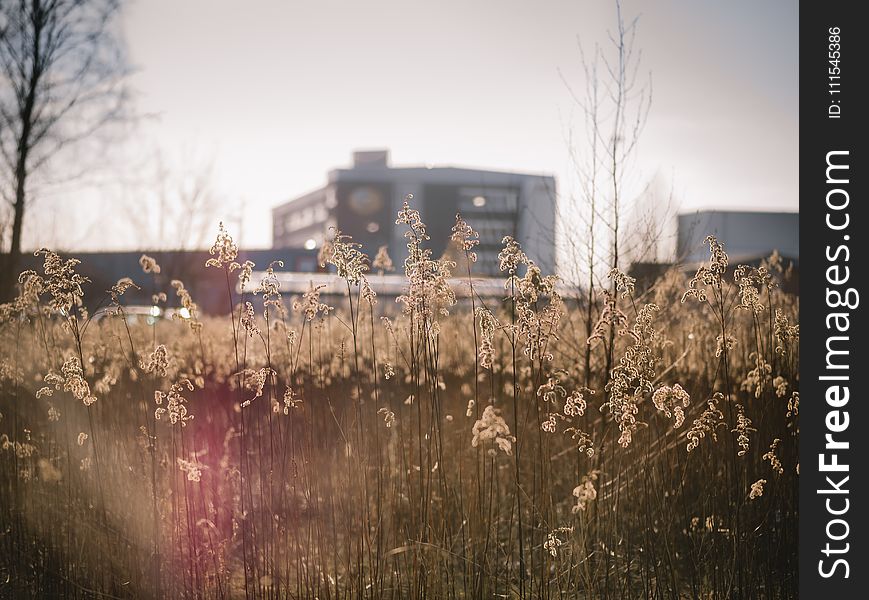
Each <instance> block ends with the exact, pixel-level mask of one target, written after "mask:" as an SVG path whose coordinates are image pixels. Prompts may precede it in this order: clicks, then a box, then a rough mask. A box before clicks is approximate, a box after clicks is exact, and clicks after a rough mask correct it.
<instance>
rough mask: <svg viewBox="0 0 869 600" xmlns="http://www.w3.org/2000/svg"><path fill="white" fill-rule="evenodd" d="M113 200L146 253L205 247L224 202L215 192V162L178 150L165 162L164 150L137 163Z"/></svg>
mask: <svg viewBox="0 0 869 600" xmlns="http://www.w3.org/2000/svg"><path fill="white" fill-rule="evenodd" d="M168 165H174V166H172V167H170V166H168ZM135 172H136V173H135V176H134V177H132V178H127V179H124V180H123V181H122V182H121V185H120V187H119V188H118V192H117V193H116V196H117V197H118V198H120V199H121V202H120V211H121V215H122V216H123V217H125V218H126V221H127V222H128V225H129V226H130V227H131V228H132V230H133V231H134V232H135V233H136V237H137V238H138V239H145V240H150V242H149V243H150V244H151V246H150V249H151V250H190V249H201V248H205V247H207V246H206V242H209V236H211V234H212V230H213V229H214V224H215V223H216V222H217V215H218V214H224V213H225V203H224V202H223V199H222V198H221V197H220V196H219V195H218V194H217V193H216V192H215V189H214V178H215V173H214V158H213V157H199V156H197V155H196V154H195V153H192V152H186V151H185V152H182V153H181V154H180V155H179V156H178V157H177V158H176V157H173V158H171V159H169V160H167V158H166V154H165V152H164V151H163V150H160V149H158V150H156V151H155V152H154V154H153V158H151V159H149V160H147V161H146V162H145V163H144V164H141V165H136V167H135Z"/></svg>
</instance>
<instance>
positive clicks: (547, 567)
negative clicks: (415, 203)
mask: <svg viewBox="0 0 869 600" xmlns="http://www.w3.org/2000/svg"><path fill="white" fill-rule="evenodd" d="M396 223H397V226H399V227H402V228H403V229H404V230H406V232H407V235H406V238H407V249H408V252H407V259H406V260H405V261H404V264H403V265H397V269H398V270H399V271H402V270H403V271H404V273H405V275H406V279H407V288H406V292H405V294H404V295H402V296H401V297H399V298H398V299H397V301H396V302H392V300H391V299H389V300H387V299H386V298H383V297H381V298H378V296H377V295H376V291H377V287H378V285H377V284H378V278H379V276H380V274H382V273H384V272H389V271H390V270H391V269H392V268H393V267H392V265H391V261H390V259H389V257H388V256H387V255H386V254H385V252H383V251H380V252H377V253H376V256H375V257H374V258H373V259H371V260H369V258H368V256H366V255H365V254H363V249H362V248H360V247H359V246H358V245H357V244H355V243H354V242H353V241H352V240H351V239H349V238H347V237H345V236H342V235H340V234H339V233H338V232H335V235H334V239H332V241H331V242H330V243H328V244H327V246H326V247H325V248H324V249H323V252H322V253H321V255H322V258H323V261H324V263H327V264H328V265H329V266H330V268H331V269H332V270H333V271H334V272H335V276H336V277H337V278H340V280H342V281H343V283H342V285H343V286H344V288H345V289H346V294H345V295H344V296H343V297H335V296H329V297H326V296H325V295H321V290H319V289H314V288H312V289H310V290H309V291H308V292H307V293H305V294H304V295H302V296H300V297H292V298H291V297H286V296H282V295H281V290H280V286H279V285H278V277H277V275H276V272H278V271H280V269H281V268H282V265H280V264H272V265H268V268H267V269H265V267H266V265H259V266H258V267H257V266H255V265H252V264H250V263H245V264H241V265H239V264H238V263H236V262H235V261H236V258H237V248H236V246H235V245H234V243H233V241H232V238H231V237H230V236H229V234H228V233H227V232H226V231H225V230H224V229H223V227H222V226H221V229H220V232H219V235H218V237H217V240H216V241H215V244H214V247H213V248H212V256H213V258H212V259H211V260H209V261H208V264H207V265H203V266H202V268H203V269H206V268H207V269H218V270H222V271H223V272H224V273H225V277H226V313H225V315H224V316H222V317H206V316H203V315H200V314H199V311H198V310H197V306H196V304H195V300H196V299H195V298H191V297H190V294H189V293H188V292H187V290H186V288H185V287H184V284H183V282H179V281H172V282H169V285H164V283H163V282H162V279H161V278H160V267H159V265H158V264H156V263H155V262H154V261H153V260H152V259H149V258H148V257H147V256H143V257H142V261H141V264H142V267H143V270H142V272H140V273H130V274H129V276H130V279H126V278H125V279H122V280H121V281H119V282H118V283H117V284H116V285H115V286H114V287H113V288H112V289H111V290H106V291H103V290H94V289H90V288H89V287H88V285H87V282H86V281H85V280H84V279H83V278H82V277H81V276H80V275H78V274H77V273H76V267H77V261H75V260H74V259H63V258H61V257H59V256H58V255H57V254H55V253H52V252H50V251H47V250H45V251H41V252H40V254H41V255H42V256H43V257H44V268H43V269H41V270H40V271H39V272H35V271H28V272H24V273H22V274H21V276H20V279H19V282H20V294H19V296H18V298H17V299H16V300H15V301H14V302H12V303H10V304H7V305H3V306H2V308H0V322H2V324H0V343H2V350H0V352H2V357H0V360H2V363H0V413H2V415H0V597H32V598H55V597H63V598H239V597H249V598H319V599H324V600H325V599H337V598H377V599H379V598H432V599H439V598H522V599H525V598H563V599H567V598H590V599H597V598H620V599H621V598H704V599H705V598H790V597H795V596H796V593H797V591H796V590H797V551H796V547H797V479H798V476H799V464H798V454H797V445H798V437H799V421H798V410H799V377H798V370H797V367H798V362H799V329H798V325H797V314H798V300H797V298H796V297H795V296H793V295H789V294H786V293H784V292H783V291H782V290H781V288H780V284H781V283H782V282H784V281H786V280H787V278H788V277H789V270H788V269H787V268H786V267H785V266H784V265H783V264H782V263H781V260H780V259H778V257H777V256H775V255H774V256H773V257H771V258H770V259H769V260H767V261H766V262H764V263H763V264H762V265H760V266H757V267H747V266H738V265H729V264H728V257H727V254H726V252H725V248H724V247H723V246H722V245H721V243H719V241H717V240H715V239H714V238H711V237H710V238H708V239H707V242H708V245H709V249H710V257H709V260H708V261H707V262H706V263H705V264H704V265H703V266H702V267H700V269H699V270H698V271H697V273H696V275H695V276H693V277H691V276H685V275H684V274H683V273H682V271H679V270H673V271H671V272H669V273H667V274H666V275H665V276H664V277H662V278H661V279H660V280H659V281H657V282H656V283H655V284H654V285H653V286H651V287H650V288H649V289H646V290H640V289H638V288H637V286H636V285H635V282H634V280H633V279H632V278H631V277H629V276H628V275H626V274H625V273H623V272H621V271H619V270H613V271H612V272H610V274H609V278H608V279H606V280H605V281H604V282H602V285H601V287H600V290H599V293H597V294H596V301H595V303H594V305H593V306H591V307H590V308H591V310H588V308H589V307H587V306H586V305H585V303H584V302H583V301H582V300H581V299H578V298H576V297H572V295H573V294H572V293H567V292H563V291H562V289H563V288H564V289H567V288H565V286H562V284H561V283H560V282H559V281H558V279H557V278H556V277H554V276H552V275H551V274H546V273H541V272H540V270H539V269H538V268H537V266H535V264H534V262H533V258H534V257H529V256H526V255H525V254H524V252H523V251H522V248H520V247H519V245H518V244H517V243H516V242H515V241H514V240H513V239H511V238H505V240H504V248H503V251H502V252H501V255H500V257H499V258H500V268H501V271H502V272H503V277H504V293H503V297H502V298H496V299H494V300H493V299H492V298H491V297H487V298H483V297H481V296H480V295H478V294H476V293H475V290H474V282H475V277H476V276H475V274H474V265H475V255H474V250H475V245H476V242H477V239H478V238H477V236H476V234H475V233H474V232H473V230H472V229H471V228H470V227H469V226H468V225H467V224H466V223H465V222H464V221H462V220H461V218H460V217H457V222H456V227H455V228H454V235H453V243H454V247H453V250H454V251H453V256H454V258H455V260H449V259H447V258H440V259H437V258H434V257H432V256H431V254H430V252H429V251H428V250H427V249H426V248H427V242H428V236H427V234H426V230H425V225H424V224H423V223H422V221H421V220H420V215H419V213H417V212H416V211H415V210H413V208H412V207H411V206H410V205H407V204H406V205H405V207H404V209H403V210H402V211H401V212H400V213H399V214H398V218H397V221H396ZM365 250H368V249H365ZM372 254H375V252H372ZM456 257H457V258H456ZM256 268H259V269H260V271H255V269H256ZM260 278H261V280H255V279H260ZM457 281H461V282H462V283H460V284H457V283H456V282H457ZM345 284H346V285H345ZM132 286H137V287H139V288H141V289H143V290H146V291H148V293H152V292H153V294H154V298H153V301H154V304H155V306H158V307H160V308H165V307H167V306H179V307H181V308H184V309H186V310H184V311H179V312H178V313H176V314H177V315H178V318H177V319H175V320H164V319H153V320H152V321H153V323H151V324H148V323H146V322H143V321H141V320H140V321H136V322H133V319H131V318H127V316H128V315H126V314H125V297H124V294H125V292H128V291H129V290H130V289H131V288H132ZM85 293H87V294H88V296H87V297H88V298H89V299H90V298H96V297H98V298H101V299H102V298H103V297H104V300H103V301H102V302H101V304H102V305H103V306H104V307H106V308H107V309H108V310H103V311H101V312H100V316H101V318H94V317H93V315H89V314H88V312H87V310H85V309H84V308H83V297H84V294H85ZM97 302H99V301H97ZM94 304H95V303H91V304H90V305H91V306H93V305H94ZM95 314H96V313H95ZM589 315H591V319H589Z"/></svg>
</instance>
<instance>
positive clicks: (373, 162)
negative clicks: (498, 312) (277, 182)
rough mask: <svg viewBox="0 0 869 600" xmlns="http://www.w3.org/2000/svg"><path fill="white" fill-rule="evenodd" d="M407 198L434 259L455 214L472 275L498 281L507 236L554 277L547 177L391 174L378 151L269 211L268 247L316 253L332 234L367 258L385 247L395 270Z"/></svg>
mask: <svg viewBox="0 0 869 600" xmlns="http://www.w3.org/2000/svg"><path fill="white" fill-rule="evenodd" d="M408 194H412V195H413V201H412V207H413V208H415V209H416V210H419V211H420V213H421V216H422V219H423V221H424V222H425V223H426V225H427V227H428V234H429V236H430V237H431V241H430V243H429V247H430V248H431V249H432V254H433V256H435V257H438V256H440V255H441V254H442V253H443V252H444V251H445V250H446V248H447V241H448V239H449V237H450V232H451V228H452V227H453V225H454V224H455V216H456V213H461V214H462V216H463V217H464V218H465V220H466V221H467V222H468V223H469V224H470V225H471V226H472V227H473V228H474V229H475V230H477V231H478V232H479V234H480V246H479V247H478V249H477V255H478V262H477V265H476V266H475V270H476V271H477V272H478V273H480V274H486V275H495V274H497V273H498V260H497V257H498V252H499V251H500V248H501V246H502V243H501V240H502V239H503V238H504V236H506V235H510V236H513V237H515V238H516V239H517V240H518V241H519V242H520V244H522V247H523V249H524V250H525V251H526V253H527V254H528V255H529V257H531V258H532V259H533V260H534V261H535V262H536V263H537V264H539V265H540V266H541V268H542V269H543V270H544V272H554V271H555V234H554V232H555V179H554V178H553V177H551V176H542V175H527V174H521V173H505V172H497V171H482V170H475V169H463V168H456V167H433V168H429V167H400V168H394V167H391V166H390V165H389V154H388V152H387V151H385V150H378V151H369V152H356V153H355V154H354V162H353V166H352V167H351V168H349V169H335V170H333V171H330V172H329V174H328V179H327V183H326V185H325V186H324V187H322V188H320V189H318V190H315V191H313V192H310V193H308V194H305V195H303V196H299V197H298V198H294V199H293V200H290V201H289V202H286V203H285V204H282V205H280V206H278V207H276V208H274V209H273V210H272V227H273V230H272V234H273V235H272V240H273V246H274V247H275V248H308V249H315V248H319V247H320V246H321V245H322V243H323V240H324V239H325V237H326V236H327V235H328V230H329V228H330V227H335V228H337V229H339V230H341V232H342V233H344V234H347V235H350V236H352V237H353V239H354V241H356V242H359V243H361V244H362V245H363V247H364V250H365V251H366V252H367V253H368V254H369V255H371V256H373V255H374V254H375V253H376V252H377V250H378V248H379V247H380V246H387V248H388V249H389V254H390V256H391V257H392V259H393V261H394V262H395V263H396V264H400V261H401V260H403V258H404V256H406V249H405V244H406V240H405V238H404V229H403V228H402V227H397V226H396V225H395V218H396V213H397V212H398V211H399V210H400V208H401V206H402V203H403V202H404V198H405V197H406V196H407V195H408Z"/></svg>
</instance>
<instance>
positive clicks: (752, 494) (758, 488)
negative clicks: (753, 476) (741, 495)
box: [748, 479, 766, 500]
mask: <svg viewBox="0 0 869 600" xmlns="http://www.w3.org/2000/svg"><path fill="white" fill-rule="evenodd" d="M764 485H766V479H758V480H757V481H755V482H754V483H752V484H751V490H750V491H749V492H748V498H749V500H754V499H756V498H760V497H761V496H763V486H764Z"/></svg>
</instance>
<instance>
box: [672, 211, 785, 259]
mask: <svg viewBox="0 0 869 600" xmlns="http://www.w3.org/2000/svg"><path fill="white" fill-rule="evenodd" d="M678 219H679V222H678V234H677V244H676V258H677V260H678V261H679V262H682V263H686V264H692V263H698V262H701V261H705V260H708V259H709V246H708V245H707V244H705V243H704V242H703V240H704V239H705V238H706V236H708V235H714V236H715V237H716V238H718V240H719V241H720V242H722V243H723V244H724V249H725V250H726V251H727V254H728V255H729V257H730V262H731V263H740V262H742V263H752V261H754V260H755V259H762V258H766V257H768V256H769V255H770V254H772V251H773V250H778V252H779V254H781V255H782V257H783V258H785V259H789V260H790V261H792V262H794V263H798V262H799V258H800V215H799V213H792V212H750V211H722V210H705V211H699V212H694V213H688V214H682V215H679V217H678Z"/></svg>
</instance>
